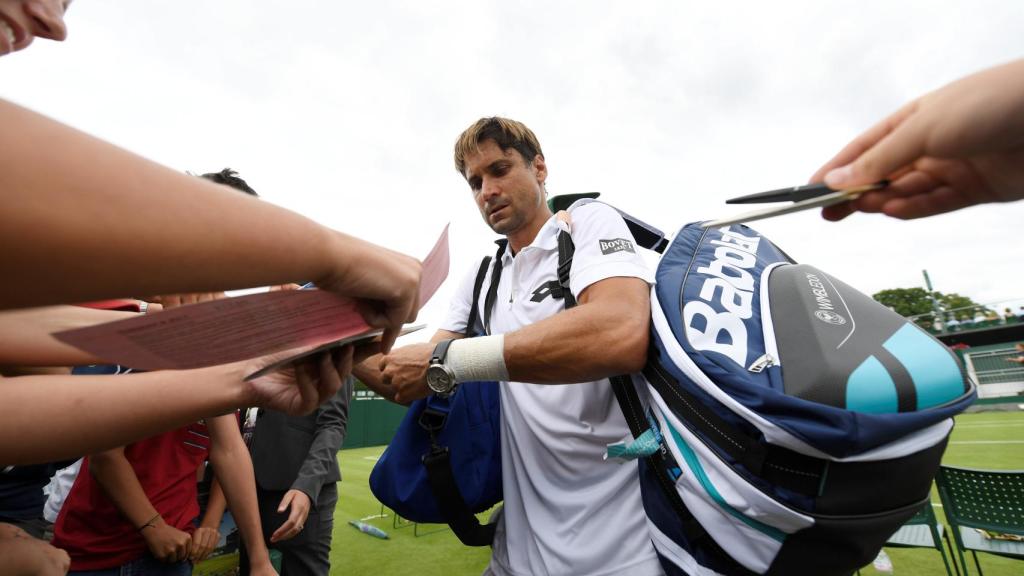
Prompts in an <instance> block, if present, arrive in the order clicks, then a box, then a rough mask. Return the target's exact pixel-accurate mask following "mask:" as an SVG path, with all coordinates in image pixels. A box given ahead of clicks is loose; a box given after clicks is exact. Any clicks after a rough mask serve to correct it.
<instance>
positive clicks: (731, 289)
mask: <svg viewBox="0 0 1024 576" xmlns="http://www.w3.org/2000/svg"><path fill="white" fill-rule="evenodd" d="M714 232H715V231H713V230H712V231H708V234H709V235H710V234H713V233H714ZM760 242H761V238H760V237H759V236H755V237H749V236H744V235H742V234H739V233H737V232H733V231H731V230H723V231H721V238H720V239H717V240H711V242H710V244H711V245H713V246H717V248H715V252H714V259H712V260H711V262H710V263H708V265H707V266H701V267H698V268H697V269H696V270H695V271H693V272H695V273H696V274H697V275H703V276H705V279H704V281H703V283H702V284H701V287H700V293H699V296H700V300H690V301H689V302H687V303H686V305H684V306H683V323H684V324H685V325H686V337H687V339H689V341H690V344H691V345H692V346H693V347H694V348H696V349H698V350H708V351H712V352H718V353H720V354H724V355H725V356H727V357H728V358H730V359H732V360H733V361H734V362H736V363H737V364H739V365H740V366H745V365H746V361H747V326H746V324H744V323H743V321H744V320H747V319H749V318H750V317H751V315H753V303H754V277H753V276H752V275H751V273H750V272H749V270H750V269H751V268H753V267H754V266H756V265H757V246H758V244H759V243H760ZM712 305H714V306H712Z"/></svg>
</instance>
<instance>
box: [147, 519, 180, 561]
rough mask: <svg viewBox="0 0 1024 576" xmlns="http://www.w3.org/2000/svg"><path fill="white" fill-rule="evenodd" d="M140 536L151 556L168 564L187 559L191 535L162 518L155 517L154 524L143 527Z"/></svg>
mask: <svg viewBox="0 0 1024 576" xmlns="http://www.w3.org/2000/svg"><path fill="white" fill-rule="evenodd" d="M142 538H143V539H144V540H145V541H146V546H147V547H149V551H150V553H152V554H153V557H154V558H156V559H157V560H159V561H161V562H167V563H168V564H171V563H174V562H181V561H182V560H185V559H187V558H188V555H189V551H190V549H191V547H192V537H191V536H189V535H188V533H187V532H182V531H181V530H178V529H177V528H175V527H174V526H171V525H170V524H167V523H166V522H164V519H163V518H157V520H156V522H155V525H154V526H152V527H149V528H143V529H142Z"/></svg>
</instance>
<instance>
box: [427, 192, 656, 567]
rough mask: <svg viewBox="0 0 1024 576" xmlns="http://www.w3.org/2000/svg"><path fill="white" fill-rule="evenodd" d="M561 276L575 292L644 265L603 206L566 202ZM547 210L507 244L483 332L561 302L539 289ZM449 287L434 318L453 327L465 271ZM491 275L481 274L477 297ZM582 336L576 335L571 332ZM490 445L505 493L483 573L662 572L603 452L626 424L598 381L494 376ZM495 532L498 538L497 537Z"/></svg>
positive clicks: (639, 511) (632, 492)
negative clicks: (497, 446)
mask: <svg viewBox="0 0 1024 576" xmlns="http://www.w3.org/2000/svg"><path fill="white" fill-rule="evenodd" d="M570 212H571V214H572V238H573V242H574V244H575V245H576V252H575V255H574V258H573V266H572V271H571V274H570V287H571V290H572V292H573V294H574V295H576V296H577V297H579V294H580V293H581V292H583V290H584V289H585V288H586V287H587V286H590V285H591V284H593V283H595V282H598V281H600V280H603V279H605V278H611V277H622V276H626V277H635V278H641V279H643V280H644V281H646V282H647V283H649V284H651V283H653V282H654V278H653V274H652V273H651V271H650V270H649V269H648V267H647V266H646V265H645V263H644V261H643V258H642V257H641V255H640V254H638V253H637V248H636V245H635V242H634V241H633V237H632V236H631V235H630V233H629V230H628V229H627V228H626V225H625V223H624V222H623V220H622V218H621V217H620V216H619V215H618V213H617V212H615V210H614V209H612V208H610V207H608V206H606V205H604V204H600V203H588V204H582V205H577V206H575V207H573V208H571V209H570ZM557 234H558V227H557V225H556V223H555V219H554V217H552V218H551V219H550V220H548V221H547V222H546V223H545V224H544V227H543V228H541V230H540V232H539V233H538V234H537V237H536V238H535V239H534V241H533V243H532V244H531V245H529V246H527V247H525V248H523V249H522V250H521V251H520V252H519V253H518V254H516V255H515V256H514V257H513V256H512V254H510V251H508V250H507V251H506V252H505V254H504V256H503V259H502V263H503V271H502V274H501V280H500V282H499V284H498V292H497V299H496V301H495V305H494V308H493V310H492V312H491V333H492V334H501V333H505V332H512V331H514V330H518V329H519V328H522V327H524V326H527V325H529V324H532V323H534V322H537V321H540V320H543V319H545V318H548V317H550V316H553V315H555V314H558V313H559V312H561V311H562V310H564V308H565V307H564V304H563V302H562V300H561V299H555V298H553V297H551V296H550V295H549V294H545V290H544V289H543V287H544V286H545V285H546V283H547V282H548V281H550V280H557V268H558V242H557ZM477 268H478V267H473V270H472V271H471V273H470V274H469V275H467V276H466V277H465V278H464V279H463V281H462V284H461V285H460V286H459V288H458V292H457V293H456V296H455V298H454V299H453V301H452V305H451V307H450V309H449V312H448V316H447V318H446V319H445V321H444V323H443V324H442V325H441V328H442V329H444V330H449V331H452V332H463V331H464V330H465V327H466V320H467V318H468V314H469V306H470V304H471V300H472V297H473V282H474V280H475V278H476V270H477ZM489 285H490V272H488V277H487V278H485V279H484V283H483V289H482V290H481V292H482V293H481V296H480V302H479V303H478V306H479V308H478V311H479V317H480V318H481V322H482V319H483V318H484V311H483V300H484V294H486V292H487V287H488V286H489ZM579 337H580V338H586V337H587V335H586V334H580V335H579ZM501 422H502V429H501V434H502V436H501V449H502V476H503V491H504V497H505V506H504V513H503V516H502V518H501V520H500V523H499V527H498V536H497V537H496V541H495V546H494V554H493V556H492V558H491V565H490V571H491V572H492V573H494V574H498V575H509V576H549V575H550V576H554V575H564V576H569V575H572V576H583V575H587V576H599V575H600V576H604V575H608V576H611V575H613V574H614V575H617V576H650V575H658V574H662V570H661V566H660V564H659V562H658V559H657V556H656V554H655V551H654V547H653V545H652V544H651V540H650V536H649V534H648V529H647V523H646V519H645V515H644V511H643V504H642V503H641V500H640V484H639V481H638V479H637V465H636V462H632V461H631V462H626V463H620V462H612V461H605V460H604V459H603V456H604V451H605V448H606V446H607V445H608V444H610V443H614V442H619V441H621V440H623V438H624V437H626V436H627V435H628V434H629V428H628V426H627V425H626V421H625V419H624V418H623V416H622V412H621V411H620V409H619V406H618V404H617V402H616V400H615V394H614V393H613V392H612V388H611V384H610V383H609V381H608V379H604V380H600V381H597V382H586V383H581V384H567V385H551V384H543V385H542V384H526V383H522V382H502V383H501ZM502 535H504V540H503V541H502V540H501V537H502Z"/></svg>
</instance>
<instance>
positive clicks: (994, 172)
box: [811, 60, 1024, 220]
mask: <svg viewBox="0 0 1024 576" xmlns="http://www.w3.org/2000/svg"><path fill="white" fill-rule="evenodd" d="M882 179H888V180H890V181H891V184H890V185H889V186H888V187H886V188H884V189H882V190H879V191H876V192H869V193H867V194H864V195H863V196H861V197H860V198H858V199H856V200H854V201H852V202H845V203H843V204H837V205H835V206H829V207H827V208H825V209H824V210H823V211H822V215H823V216H824V217H825V218H826V219H828V220H840V219H842V218H845V217H846V216H848V215H849V214H851V213H852V212H854V211H857V210H860V211H862V212H883V213H885V214H887V215H889V216H893V217H896V218H903V219H908V218H921V217H924V216H931V215H933V214H941V213H943V212H951V211H953V210H958V209H960V208H964V207H966V206H971V205H974V204H980V203H984V202H1008V201H1010V200H1017V199H1020V198H1024V60H1017V61H1015V62H1011V63H1009V64H1005V65H1003V66H998V67H995V68H992V69H989V70H985V71H982V72H979V73H977V74H973V75H971V76H968V77H966V78H963V79H961V80H958V81H956V82H953V83H951V84H948V85H946V86H943V87H942V88H939V89H938V90H936V91H934V92H932V93H930V94H926V95H924V96H922V97H921V98H918V99H917V100H914V101H913V102H910V103H909V104H907V105H905V106H904V107H903V108H901V109H900V110H898V111H896V112H895V113H894V114H892V115H891V116H889V117H888V118H886V119H884V120H882V121H881V122H879V123H878V124H876V125H875V126H873V127H872V128H870V129H869V130H868V131H866V132H864V133H863V134H861V135H860V136H858V137H857V138H856V139H854V140H853V141H852V142H850V143H849V144H848V145H847V146H846V147H845V148H843V149H842V150H841V151H840V152H839V153H838V154H837V155H836V156H835V157H834V158H833V159H832V160H829V161H828V162H827V163H826V164H825V165H824V166H822V167H821V168H819V169H818V171H817V172H816V173H815V174H814V176H812V177H811V182H820V181H822V180H824V181H825V183H826V184H828V185H829V186H830V187H832V188H835V189H842V188H852V187H854V186H860V185H863V184H871V183H874V182H877V181H879V180H882Z"/></svg>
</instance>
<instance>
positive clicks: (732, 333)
mask: <svg viewBox="0 0 1024 576" xmlns="http://www.w3.org/2000/svg"><path fill="white" fill-rule="evenodd" d="M656 279H657V284H656V285H655V286H654V287H653V288H652V291H651V300H652V302H651V313H652V326H651V351H650V354H649V359H648V363H647V366H646V368H645V369H644V371H643V373H642V374H633V375H630V376H624V377H617V378H615V379H613V386H614V387H615V390H616V394H617V395H618V399H619V401H620V405H621V406H622V409H623V412H624V413H625V414H626V418H627V420H628V421H629V424H630V428H631V431H632V432H633V435H634V436H635V437H636V438H637V439H638V440H635V441H634V442H633V444H634V446H630V447H628V449H627V450H625V452H630V451H631V450H632V451H635V450H636V449H637V447H638V446H639V447H640V448H639V450H640V452H641V460H640V466H639V469H640V481H641V486H642V494H643V503H644V508H645V511H646V513H647V517H648V524H649V526H650V529H651V535H652V539H653V541H654V543H655V547H656V548H657V550H658V553H659V555H660V557H661V560H662V564H663V566H664V568H665V571H666V573H667V574H669V575H676V574H689V575H703V574H729V575H734V574H743V575H745V574H773V575H775V574H779V575H782V574H785V575H792V574H814V575H817V576H823V575H832V574H837V575H839V574H851V573H853V571H854V570H856V569H857V568H859V567H861V566H864V565H866V564H868V563H870V562H871V560H872V559H873V558H874V557H875V555H876V554H877V553H878V551H879V549H881V547H882V545H883V544H884V542H885V541H886V539H888V537H889V536H890V535H892V534H893V533H894V532H895V531H896V530H897V529H898V528H899V527H900V526H901V525H902V524H903V523H904V522H905V521H906V520H908V519H909V518H910V517H912V516H913V515H914V513H915V512H916V511H917V510H919V509H920V507H921V505H922V504H923V503H924V502H926V501H927V500H928V497H929V490H930V487H931V483H932V479H933V478H934V476H935V474H936V472H937V469H938V466H939V462H940V460H941V458H942V453H943V451H944V450H945V447H946V442H947V439H948V436H949V433H950V431H951V429H952V427H953V421H952V416H954V415H955V414H957V413H959V412H961V411H962V410H964V409H965V408H967V406H968V405H969V404H970V403H971V402H972V401H973V399H974V397H975V385H974V384H973V383H972V382H971V381H970V380H969V379H968V378H967V377H966V376H965V374H964V371H963V368H962V367H961V366H960V364H959V362H958V360H957V359H956V357H955V356H954V354H953V353H952V352H951V351H949V350H948V349H947V348H946V347H945V346H944V345H943V344H942V343H940V342H939V341H938V340H936V339H935V338H933V337H932V336H931V335H930V334H928V333H927V332H925V331H924V330H922V329H921V328H919V327H917V326H916V325H915V324H913V323H912V322H910V321H908V320H907V319H905V318H903V317H902V316H900V315H898V314H896V313H895V312H893V311H891V310H889V309H888V308H886V307H885V306H882V305H881V304H879V303H878V302H875V301H874V300H872V299H871V298H869V297H868V296H865V295H863V294H861V293H860V292H858V291H856V290H854V289H853V288H851V287H849V286H847V285H846V284H844V283H843V282H841V281H839V280H838V279H836V278H833V277H832V276H830V275H828V274H826V273H825V272H823V271H821V270H819V269H817V268H815V267H813V266H808V265H804V264H796V263H794V262H793V261H792V260H791V259H790V258H789V257H788V256H787V255H786V254H785V253H784V252H783V251H782V250H780V249H779V248H777V247H776V246H775V245H773V244H772V243H771V241H769V240H768V239H767V238H764V237H762V236H761V235H760V234H758V233H757V232H755V231H754V230H752V229H750V228H748V227H746V226H742V225H733V226H728V227H722V228H711V229H704V228H702V227H701V226H700V225H699V224H690V225H687V226H685V227H683V228H682V230H680V231H679V233H678V234H677V235H676V237H675V238H674V240H673V241H672V242H671V243H670V244H669V245H668V247H667V248H666V249H665V250H664V253H663V256H662V258H661V261H660V262H659V265H658V268H657V273H656ZM620 448H621V447H620ZM621 451H622V450H620V452H621ZM610 454H611V450H610ZM613 455H614V454H613Z"/></svg>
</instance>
